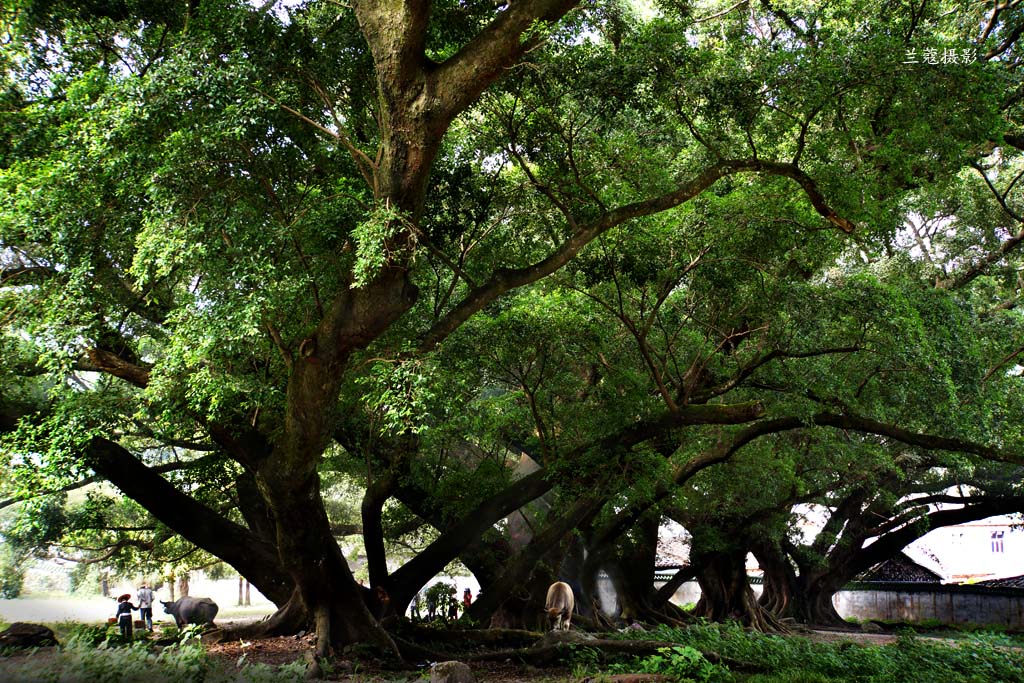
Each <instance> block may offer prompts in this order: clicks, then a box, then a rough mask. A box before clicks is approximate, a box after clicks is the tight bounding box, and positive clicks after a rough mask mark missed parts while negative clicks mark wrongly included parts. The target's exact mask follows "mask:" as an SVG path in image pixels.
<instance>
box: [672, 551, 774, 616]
mask: <svg viewBox="0 0 1024 683" xmlns="http://www.w3.org/2000/svg"><path fill="white" fill-rule="evenodd" d="M746 555H747V552H746V549H745V548H729V549H719V550H713V551H703V550H701V549H700V548H699V545H698V542H697V536H696V535H695V536H694V543H693V545H692V546H691V550H690V561H691V563H693V565H694V567H695V568H696V570H697V581H698V583H699V584H700V589H701V597H700V600H699V601H698V602H697V606H696V607H695V608H694V614H695V615H696V616H699V617H704V618H706V619H711V620H713V621H724V620H726V619H735V620H737V621H739V622H741V623H743V624H744V625H745V626H749V627H751V628H753V629H755V630H758V631H765V632H769V631H787V630H788V629H787V628H786V627H785V626H783V624H782V623H781V622H779V621H778V620H777V619H776V618H775V617H774V616H773V615H772V614H771V613H770V612H769V611H768V610H766V609H764V608H763V607H761V605H759V604H758V602H757V596H755V595H754V591H753V590H752V589H751V587H750V582H749V581H748V580H747V568H746Z"/></svg>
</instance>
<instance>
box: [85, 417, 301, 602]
mask: <svg viewBox="0 0 1024 683" xmlns="http://www.w3.org/2000/svg"><path fill="white" fill-rule="evenodd" d="M86 459H87V461H88V463H89V465H90V466H91V467H92V469H93V470H94V471H95V472H96V473H97V474H98V475H100V476H102V477H103V478H105V479H106V480H107V481H109V482H111V483H112V484H113V485H114V486H116V487H117V488H118V489H120V490H121V492H122V493H124V494H125V495H126V496H128V497H129V498H131V499H132V500H134V501H136V502H137V503H138V504H139V505H141V506H142V507H144V508H145V509H146V510H148V511H149V512H150V513H151V514H152V515H153V516H154V517H156V518H157V519H159V520H160V521H161V522H162V523H164V524H166V525H167V526H168V527H170V528H171V529H173V530H174V531H175V532H177V533H178V534H180V535H181V536H182V537H183V538H185V539H187V540H188V541H189V542H191V543H193V544H195V545H197V546H199V547H200V548H202V549H204V550H206V551H207V552H209V553H210V554H211V555H215V556H216V557H219V558H221V559H222V560H224V561H225V562H227V563H228V564H230V565H231V566H232V567H234V568H235V569H236V570H238V572H239V573H240V574H242V575H243V576H245V577H246V578H247V579H249V581H250V582H251V583H252V584H253V585H254V586H256V587H257V588H258V589H259V590H260V592H261V593H263V594H264V595H265V596H267V597H268V598H270V599H271V600H272V601H274V602H275V603H276V604H278V605H282V604H284V603H285V602H286V601H287V600H288V598H289V597H290V596H291V593H292V589H293V584H292V582H291V581H290V580H289V579H288V577H287V575H286V574H284V573H283V571H282V570H281V567H280V565H279V561H278V557H277V550H276V548H274V547H273V546H271V545H270V544H269V543H267V542H265V541H264V540H262V539H260V538H259V537H257V536H256V535H254V534H253V533H251V532H250V531H249V530H248V529H246V528H245V527H242V526H240V525H238V524H235V523H234V522H232V521H230V520H227V519H225V518H224V517H221V516H220V515H218V514H217V513H216V512H214V511H213V510H211V509H210V508H208V507H207V506H205V505H203V504H202V503H200V502H199V501H197V500H196V499H194V498H192V497H191V496H188V495H186V494H184V493H182V492H181V491H179V490H178V489H176V488H175V487H174V486H172V485H171V484H170V482H168V481H167V480H165V479H164V478H163V477H161V476H160V475H159V474H157V473H156V472H154V471H153V470H152V469H150V468H149V467H147V466H146V465H144V464H143V463H142V462H140V461H139V460H138V459H137V458H135V456H133V455H132V454H131V453H130V452H128V451H127V450H125V449H124V448H122V447H121V446H120V445H118V444H116V443H114V442H113V441H109V440H107V439H102V438H99V437H93V439H92V441H91V442H90V443H89V446H88V449H87V452H86Z"/></svg>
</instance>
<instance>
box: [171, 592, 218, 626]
mask: <svg viewBox="0 0 1024 683" xmlns="http://www.w3.org/2000/svg"><path fill="white" fill-rule="evenodd" d="M160 604H162V605H163V606H164V612H167V614H173V615H174V623H176V624H177V625H178V628H182V627H183V626H185V624H206V625H207V626H211V627H212V626H213V618H214V617H215V616H217V610H219V609H220V608H219V607H217V603H215V602H214V601H213V600H211V599H210V598H191V597H189V598H181V599H179V600H175V601H174V602H164V601H163V600H161V601H160Z"/></svg>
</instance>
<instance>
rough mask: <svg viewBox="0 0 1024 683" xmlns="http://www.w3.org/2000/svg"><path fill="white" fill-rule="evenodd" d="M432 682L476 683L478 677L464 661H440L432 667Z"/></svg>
mask: <svg viewBox="0 0 1024 683" xmlns="http://www.w3.org/2000/svg"><path fill="white" fill-rule="evenodd" d="M430 683H476V677H475V676H474V675H473V672H472V671H471V670H470V668H469V666H467V665H466V664H463V663H462V662H438V663H437V664H435V665H434V666H433V667H431V669H430Z"/></svg>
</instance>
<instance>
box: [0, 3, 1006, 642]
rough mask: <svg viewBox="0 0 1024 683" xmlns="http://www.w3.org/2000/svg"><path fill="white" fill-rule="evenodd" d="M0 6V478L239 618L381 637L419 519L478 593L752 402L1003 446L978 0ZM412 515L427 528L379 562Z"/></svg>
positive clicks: (723, 449)
mask: <svg viewBox="0 0 1024 683" xmlns="http://www.w3.org/2000/svg"><path fill="white" fill-rule="evenodd" d="M3 21H4V26H3V31H4V39H3V43H2V52H0V55H2V56H0V60H2V65H3V77H4V87H3V91H2V94H0V98H2V107H0V109H2V112H3V113H2V119H0V139H2V140H3V145H2V147H0V267H2V271H0V307H2V308H0V323H2V332H3V336H2V337H0V345H2V350H3V353H2V359H0V382H2V384H0V387H2V389H3V393H2V395H0V429H2V430H3V432H4V440H3V453H4V454H5V458H6V461H5V466H6V467H7V468H8V469H9V470H10V471H11V475H10V477H8V478H7V480H6V481H5V484H4V485H5V486H6V487H7V489H8V490H7V491H6V493H7V494H8V496H9V497H10V498H11V499H24V498H27V497H30V496H32V495H35V494H39V493H41V492H43V491H52V492H59V491H61V490H62V489H66V488H68V487H74V486H75V485H77V484H78V483H80V482H82V481H85V480H88V479H90V478H91V477H94V476H95V477H100V478H103V479H106V480H107V481H109V482H111V483H112V484H113V485H114V486H116V487H117V488H118V489H119V490H120V491H121V492H123V493H124V494H125V495H126V496H128V497H130V498H132V499H133V500H135V501H136V502H137V503H138V504H139V505H141V506H142V507H143V508H144V509H145V510H146V511H147V512H148V513H149V514H150V515H152V516H153V518H155V519H156V520H159V522H160V524H161V525H163V526H165V527H166V528H168V529H171V530H173V531H174V532H176V533H177V534H180V535H181V537H183V538H184V539H186V540H187V541H188V542H190V543H192V544H194V545H195V546H197V547H200V548H202V549H203V550H205V551H207V552H209V553H211V554H213V555H215V556H216V557H219V558H221V559H222V560H223V561H225V562H227V563H229V564H230V565H231V566H233V567H234V568H236V569H237V570H238V571H239V572H241V573H242V574H244V575H245V576H246V577H247V578H249V579H250V580H251V581H252V583H253V584H254V585H256V586H257V587H258V588H259V589H260V590H261V591H262V592H263V593H264V594H266V595H267V596H268V597H270V598H271V599H273V600H274V601H275V602H276V603H277V604H278V605H279V606H280V608H281V609H280V610H279V612H278V614H277V615H276V616H275V618H274V619H273V620H271V622H269V623H268V624H267V627H268V628H278V629H284V630H287V629H289V628H293V629H294V628H298V626H299V625H301V624H305V623H306V622H308V621H315V623H316V625H317V630H318V633H319V635H320V646H321V648H322V649H323V650H325V649H326V647H327V645H328V644H329V643H330V642H334V643H336V644H342V643H346V642H352V641H355V640H367V639H369V640H372V641H373V642H376V643H378V644H379V645H381V646H382V647H385V648H390V647H392V644H391V642H390V640H389V638H388V636H387V634H386V633H385V632H384V631H383V630H382V629H381V628H380V626H379V622H378V619H377V617H378V616H380V615H382V614H385V613H386V612H387V610H388V609H395V608H396V607H397V608H398V609H401V608H402V607H404V604H405V603H406V602H407V601H408V599H409V598H411V597H412V595H413V594H415V592H416V591H417V590H419V588H420V587H421V586H422V585H423V583H424V582H425V581H426V580H427V579H428V578H429V577H430V576H432V575H433V573H435V572H436V571H439V570H440V569H441V568H443V567H444V566H445V565H446V564H447V563H448V562H450V561H451V560H452V559H454V558H455V557H459V556H461V557H462V559H463V561H464V562H465V563H466V564H467V566H469V567H470V568H471V569H473V571H474V572H476V573H477V575H478V576H479V577H484V578H486V581H482V583H484V585H485V591H484V599H482V600H480V601H478V603H477V607H476V608H475V609H478V610H480V611H481V612H482V611H488V610H490V611H494V610H496V609H498V608H499V607H500V606H501V605H500V603H502V602H505V601H506V599H507V598H508V597H509V596H511V595H512V594H513V593H515V590H514V589H515V588H516V587H517V586H520V585H523V584H524V583H528V582H529V581H530V580H531V576H532V577H537V576H540V580H541V582H542V583H545V582H546V581H547V579H548V578H550V576H552V575H554V573H555V572H556V568H557V558H559V557H561V556H562V555H564V553H565V552H567V551H568V550H569V547H568V546H570V545H571V543H570V541H571V540H572V539H573V538H574V537H573V536H572V534H571V533H570V532H572V531H573V530H577V531H580V532H581V536H582V537H584V538H586V539H587V541H586V542H588V543H590V544H591V546H592V549H594V550H598V551H600V552H597V553H595V554H594V557H601V556H602V555H604V556H606V557H607V556H610V555H609V554H614V552H616V549H615V548H614V547H613V546H614V543H615V540H616V539H619V538H622V537H623V534H624V533H625V532H626V531H627V530H629V529H630V528H632V527H634V525H636V524H637V523H640V524H641V525H643V524H647V525H648V527H646V528H649V520H650V515H651V514H654V513H653V512H652V511H656V510H658V509H660V508H659V507H658V506H661V505H670V504H672V503H673V496H674V495H675V493H676V488H677V487H678V486H680V485H682V484H684V483H686V482H687V481H689V480H690V479H691V478H693V477H694V476H695V475H697V474H698V473H699V472H701V471H703V470H705V469H706V468H709V467H711V466H712V465H714V464H716V463H719V462H722V461H725V460H727V459H729V458H731V457H732V456H733V455H734V454H735V453H736V452H737V451H739V450H741V449H743V448H744V447H746V446H747V445H748V444H752V443H758V442H759V441H760V440H763V439H773V438H775V435H778V434H783V433H787V432H792V431H806V430H810V431H814V430H823V431H826V432H830V433H831V432H841V433H844V434H848V433H856V434H863V435H871V437H870V438H873V439H875V442H876V443H877V444H879V445H880V446H882V447H885V448H890V449H892V454H891V457H893V458H895V457H896V456H897V452H898V450H899V449H901V448H904V447H906V445H907V444H909V445H910V446H912V447H915V448H922V449H926V450H934V449H939V450H944V451H956V452H962V453H966V454H968V455H969V457H973V458H988V459H993V460H997V461H1011V462H1012V461H1020V455H1019V454H1020V452H1021V448H1020V440H1019V437H1020V433H1019V429H1020V428H1019V424H1018V423H1017V422H1016V420H1015V418H1014V415H1015V414H1018V413H1017V411H1016V408H1017V407H1018V403H1019V400H1020V395H1021V394H1020V386H1019V379H1018V378H1017V377H1016V376H1015V374H1014V373H1013V372H1012V369H1013V367H1014V360H1015V359H1016V358H1017V357H1018V355H1019V353H1020V349H1019V334H1018V333H1019V325H1020V320H1019V314H1018V312H1017V311H1016V298H1017V295H1018V293H1019V283H1018V280H1017V278H1016V272H1017V270H1016V268H1017V266H1016V265H1015V264H1016V262H1017V257H1016V252H1015V249H1016V247H1017V244H1018V243H1019V242H1020V241H1021V239H1024V237H1022V235H1024V232H1022V228H1024V226H1022V225H1021V220H1020V216H1022V215H1024V213H1022V210H1021V209H1020V207H1019V206H1018V201H1017V195H1016V191H1017V186H1018V183H1017V181H1018V179H1019V177H1020V172H1019V171H1018V169H1017V167H1018V166H1019V163H1020V162H1019V157H1018V153H1017V150H1016V147H1015V145H1016V144H1018V143H1019V142H1020V140H1021V139H1022V138H1021V137H1020V130H1019V127H1018V126H1019V123H1020V122H1019V106H1020V105H1019V94H1018V93H1019V84H1018V78H1019V76H1018V72H1017V69H1016V67H1017V60H1018V59H1019V48H1018V45H1017V40H1018V37H1019V36H1020V34H1021V32H1022V30H1024V16H1022V14H1021V10H1020V9H1018V8H1017V6H1016V4H1015V3H1008V4H1005V5H1000V6H999V7H997V8H996V9H985V8H982V7H981V6H980V5H979V4H978V3H968V2H961V1H955V0H945V1H935V2H922V3H909V4H903V3H876V2H863V1H861V0H835V1H831V2H796V1H788V0H787V1H786V2H782V1H781V0H779V1H769V0H762V1H761V2H742V3H731V2H717V1H714V0H708V1H701V2H674V1H672V2H669V1H668V0H666V1H665V2H662V3H658V4H656V5H654V6H642V7H641V6H633V5H631V4H628V3H624V2H617V1H614V0H613V1H610V2H603V1H595V2H582V3H581V2H577V1H575V0H512V1H511V2H508V3H500V4H495V3H493V2H426V1H420V0H406V1H403V2H397V1H379V2H370V1H362V0H356V1H354V2H352V3H350V4H342V3H335V2H326V1H324V2H297V3H274V2H269V3H245V2H220V1H218V2H204V1H203V0H190V1H189V2H178V3H164V2H160V3H151V2H131V1H126V2H117V3H93V2H78V1H74V0H68V1H61V0H15V1H14V2H13V3H8V5H7V9H5V10H4V14H3ZM1014 344H1017V345H1018V347H1015V346H1014ZM865 438H867V437H865ZM772 443H774V444H776V445H778V444H784V443H785V442H784V441H778V442H772ZM769 450H770V449H769ZM520 459H521V460H523V461H524V462H526V461H527V459H529V460H530V461H532V462H534V463H536V465H537V466H538V467H539V469H536V470H535V471H533V472H532V473H525V472H524V471H522V470H520V471H518V472H517V471H515V470H514V468H513V467H512V465H513V464H514V463H516V462H518V461H519V460H520ZM831 462H832V461H831V460H830V459H829V458H828V456H827V455H826V454H822V467H827V466H829V464H830V463H831ZM836 462H838V463H842V462H843V459H842V458H839V459H837V461H836ZM342 474H345V475H347V476H356V477H358V478H359V481H361V483H362V486H363V488H364V490H365V496H364V499H363V502H362V511H361V512H362V533H363V538H364V543H365V546H366V552H367V556H368V561H369V572H370V578H371V582H372V584H374V585H380V586H384V587H385V588H386V589H387V590H388V592H389V593H391V595H392V598H393V599H392V600H391V601H390V603H391V604H390V607H389V605H388V604H378V603H375V601H374V597H373V595H364V593H363V591H361V590H360V588H359V586H358V585H357V583H356V581H355V580H354V579H353V577H352V574H351V571H350V570H349V567H348V564H347V563H346V560H345V558H344V556H343V554H342V551H341V548H340V546H339V544H338V542H337V541H336V538H335V535H334V531H335V530H336V529H335V528H333V527H332V520H331V518H330V516H329V514H328V506H327V505H326V504H325V496H324V493H325V482H326V481H328V480H329V478H330V477H333V476H340V475H342ZM767 474H768V472H766V475H767ZM784 480H785V478H781V479H779V478H776V481H784ZM710 481H713V480H710ZM772 485H773V480H772V477H771V476H766V477H765V480H764V481H763V482H759V483H758V486H762V487H766V488H770V487H772ZM542 495H546V496H547V498H546V500H545V505H546V510H547V512H546V513H541V514H539V515H538V514H537V513H536V512H534V516H535V517H536V520H538V521H537V523H535V524H533V529H532V532H531V533H530V534H529V535H528V537H522V538H512V539H510V538H509V536H508V535H507V534H506V535H504V536H503V535H501V534H499V533H498V532H499V531H500V529H495V525H496V524H497V523H498V522H499V521H500V520H501V519H503V518H504V517H506V516H507V515H508V514H509V513H510V512H512V511H514V510H516V509H518V508H520V507H522V506H524V505H526V504H527V503H529V502H530V501H533V500H535V499H538V498H539V497H541V496H542ZM711 495H714V491H713V490H712V493H711ZM395 510H398V512H395ZM392 517H393V518H394V519H392ZM410 519H416V520H419V522H421V523H425V524H428V525H430V526H432V527H433V528H434V529H436V530H437V533H436V534H435V536H433V537H429V536H428V537H427V538H428V540H429V539H431V538H433V542H431V543H430V544H429V545H427V546H425V547H423V548H421V549H420V551H419V552H417V554H416V555H415V557H414V558H413V559H411V560H410V561H409V562H408V563H406V564H405V565H403V566H402V567H401V568H399V569H397V570H395V571H393V572H392V571H389V569H388V567H387V564H386V562H385V561H384V552H385V548H386V546H385V541H386V539H387V537H388V536H389V535H393V534H394V533H396V532H397V531H396V530H399V529H401V528H403V526H404V527H405V528H411V527H409V525H408V522H409V520H410ZM645 520H647V521H645ZM334 521H335V522H337V521H338V520H337V519H335V520H334ZM638 528H639V527H638ZM638 533H639V532H638ZM512 541H515V542H512ZM636 547H637V548H638V549H639V550H637V552H638V553H639V552H642V551H643V550H644V549H643V548H642V546H641V545H637V546H636ZM618 551H619V552H621V551H622V548H619V549H618ZM553 558H554V559H553ZM544 572H547V576H545V574H544Z"/></svg>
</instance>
